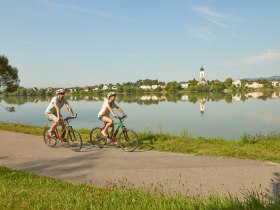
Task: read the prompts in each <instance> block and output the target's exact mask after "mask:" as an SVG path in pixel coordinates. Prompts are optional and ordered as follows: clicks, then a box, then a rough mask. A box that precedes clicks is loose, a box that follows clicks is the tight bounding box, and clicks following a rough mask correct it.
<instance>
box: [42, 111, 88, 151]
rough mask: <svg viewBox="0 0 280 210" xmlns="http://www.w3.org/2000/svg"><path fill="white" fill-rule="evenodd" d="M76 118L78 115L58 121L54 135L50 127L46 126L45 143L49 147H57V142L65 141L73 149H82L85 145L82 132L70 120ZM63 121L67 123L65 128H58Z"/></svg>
mask: <svg viewBox="0 0 280 210" xmlns="http://www.w3.org/2000/svg"><path fill="white" fill-rule="evenodd" d="M75 118H77V115H76V116H75V117H66V118H64V119H63V120H62V121H60V122H58V124H57V126H56V128H55V129H54V133H55V136H54V137H52V136H50V134H49V130H50V127H46V128H45V130H44V133H43V138H44V142H45V144H46V145H47V146H49V147H55V145H56V144H57V143H59V142H64V143H66V144H67V145H68V146H69V147H70V149H71V150H73V151H75V152H78V151H80V150H81V148H82V146H83V140H82V137H81V135H80V133H79V132H78V131H76V130H75V129H74V128H73V127H72V126H71V125H70V120H71V119H75ZM62 123H64V124H65V126H64V129H62V128H61V129H58V126H61V125H62ZM61 127H62V126H61ZM64 136H66V138H64Z"/></svg>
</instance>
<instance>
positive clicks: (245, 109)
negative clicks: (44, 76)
mask: <svg viewBox="0 0 280 210" xmlns="http://www.w3.org/2000/svg"><path fill="white" fill-rule="evenodd" d="M51 98H52V97H51V96H49V97H36V98H34V97H2V98H0V102H1V106H2V108H0V121H5V122H6V121H7V122H20V123H24V124H31V125H39V126H44V125H46V123H48V122H47V121H46V118H45V115H44V112H45V109H46V107H47V105H48V103H49V101H50V100H51ZM67 98H68V99H69V100H71V105H73V107H74V109H75V111H76V112H77V113H78V114H79V120H78V121H76V122H74V124H73V126H75V128H88V129H90V128H92V127H96V126H100V121H99V120H98V119H97V117H96V116H97V113H98V111H99V109H100V107H101V105H102V101H103V96H101V95H100V96H99V95H98V96H93V95H68V96H67ZM278 98H279V93H278V92H264V93H263V92H261V93H258V92H255V93H224V92H221V93H199V92H196V93H186V94H165V95H162V94H150V95H124V94H119V95H118V97H117V101H118V103H119V104H120V106H121V107H123V108H124V109H125V110H126V112H127V113H129V116H130V117H129V118H127V124H128V125H129V127H131V128H133V129H135V130H137V131H141V132H142V131H143V132H145V131H150V130H151V131H152V132H155V133H156V132H159V133H161V132H166V133H171V134H176V135H180V133H181V132H182V131H186V130H187V131H188V133H189V135H192V136H205V137H222V138H235V139H238V138H239V137H240V136H241V135H243V134H244V133H245V132H246V133H251V134H254V133H257V132H262V133H265V132H270V131H278V130H279V123H280V112H278V109H279V105H280V100H275V99H278ZM253 99H256V100H253ZM245 101H246V102H245ZM264 101H265V103H263V102H264ZM72 103H73V104H72ZM12 104H13V106H12ZM9 107H11V109H10V108H9ZM12 107H15V108H16V112H15V113H16V114H11V113H8V112H13V109H12ZM4 109H5V110H4ZM7 111H8V112H7ZM63 111H65V112H66V111H67V110H66V109H63ZM64 114H65V113H64ZM66 114H67V113H66Z"/></svg>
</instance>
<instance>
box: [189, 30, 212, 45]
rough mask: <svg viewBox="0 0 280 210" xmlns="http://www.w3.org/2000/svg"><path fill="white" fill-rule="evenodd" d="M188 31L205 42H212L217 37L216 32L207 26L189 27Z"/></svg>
mask: <svg viewBox="0 0 280 210" xmlns="http://www.w3.org/2000/svg"><path fill="white" fill-rule="evenodd" d="M186 33H187V34H189V35H190V36H192V37H195V38H197V39H201V40H203V41H205V42H211V41H212V40H213V39H214V38H215V35H214V33H213V32H212V31H211V30H210V29H208V28H206V27H193V28H189V29H187V32H186Z"/></svg>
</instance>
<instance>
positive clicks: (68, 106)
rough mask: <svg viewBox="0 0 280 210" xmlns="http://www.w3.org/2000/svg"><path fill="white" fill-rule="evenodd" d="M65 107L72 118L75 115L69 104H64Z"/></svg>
mask: <svg viewBox="0 0 280 210" xmlns="http://www.w3.org/2000/svg"><path fill="white" fill-rule="evenodd" d="M65 106H66V108H67V110H68V112H70V113H71V114H72V116H74V115H75V114H74V111H73V109H72V107H71V106H70V105H69V104H65Z"/></svg>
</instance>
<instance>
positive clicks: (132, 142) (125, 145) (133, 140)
mask: <svg viewBox="0 0 280 210" xmlns="http://www.w3.org/2000/svg"><path fill="white" fill-rule="evenodd" d="M138 143H139V140H138V136H137V134H136V133H135V132H134V131H133V130H130V129H125V130H124V131H122V132H121V133H120V135H119V138H118V144H119V145H120V147H121V148H122V149H123V150H124V151H126V152H133V151H134V150H135V149H136V148H137V146H138Z"/></svg>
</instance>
